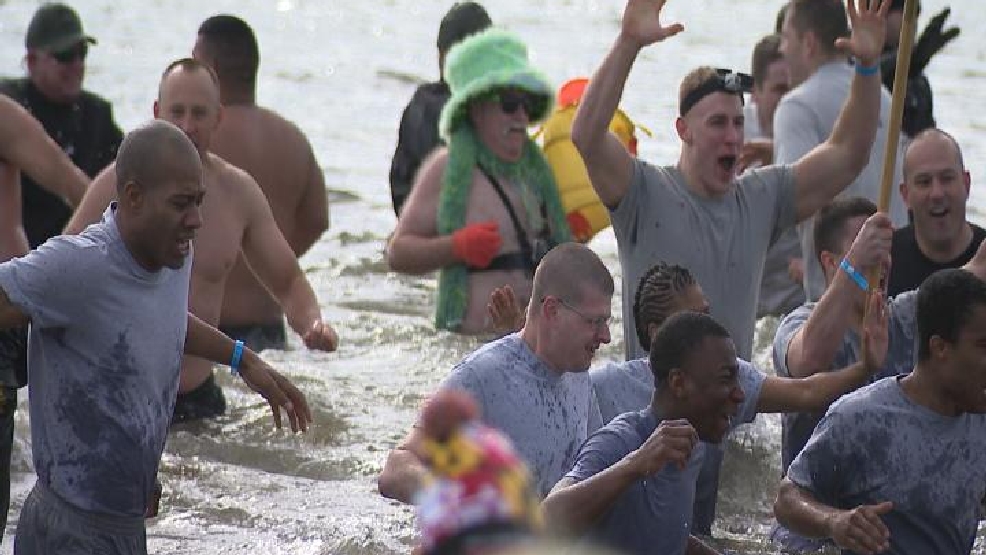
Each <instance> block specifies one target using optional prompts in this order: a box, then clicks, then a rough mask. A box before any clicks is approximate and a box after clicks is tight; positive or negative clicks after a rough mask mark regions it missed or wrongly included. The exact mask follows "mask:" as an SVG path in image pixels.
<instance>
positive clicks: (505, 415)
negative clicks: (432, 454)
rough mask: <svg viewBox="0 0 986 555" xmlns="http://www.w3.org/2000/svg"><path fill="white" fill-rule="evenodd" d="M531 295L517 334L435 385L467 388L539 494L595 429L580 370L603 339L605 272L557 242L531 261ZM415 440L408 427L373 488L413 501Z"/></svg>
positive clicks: (607, 293) (609, 282)
mask: <svg viewBox="0 0 986 555" xmlns="http://www.w3.org/2000/svg"><path fill="white" fill-rule="evenodd" d="M533 295H534V296H533V299H534V300H533V301H532V302H531V303H530V304H529V305H528V307H527V320H526V323H525V324H524V327H523V328H522V329H521V330H520V332H518V333H514V334H511V335H508V336H506V337H503V338H501V339H499V340H497V341H494V342H492V343H489V344H487V345H485V346H483V347H481V348H480V349H479V350H477V351H476V352H475V353H473V354H471V355H469V356H468V357H466V359H465V360H463V361H462V362H460V363H459V364H458V365H456V367H455V368H454V369H452V373H451V374H450V375H449V376H448V377H447V378H445V380H444V381H443V382H442V384H441V385H440V386H439V388H441V389H465V390H466V391H468V392H469V393H471V394H472V396H473V397H474V398H475V399H476V400H477V401H478V402H479V406H480V409H481V415H482V418H483V421H484V422H485V423H486V424H488V425H490V426H493V427H496V428H499V429H500V430H502V431H503V432H504V433H506V434H507V436H508V437H510V439H511V440H512V441H513V443H514V445H515V446H516V448H517V451H518V453H520V455H521V457H523V458H524V460H525V461H526V462H527V464H528V466H529V467H530V468H531V471H532V472H533V473H534V481H535V483H536V487H537V492H538V494H539V495H541V496H544V495H546V494H547V493H548V491H550V490H551V487H552V486H554V485H555V482H557V481H558V480H559V479H560V478H561V477H562V476H564V474H565V473H566V472H568V470H569V469H570V468H571V467H572V463H573V462H574V461H575V454H576V453H577V452H578V449H579V446H580V445H582V442H583V441H585V439H586V437H588V434H589V433H591V432H592V430H595V429H596V428H598V427H599V426H600V425H601V422H600V421H599V411H598V409H597V408H596V405H595V402H594V399H593V395H592V391H591V388H590V385H589V377H588V375H587V373H586V371H587V370H588V369H589V365H590V364H591V362H592V357H593V356H594V355H595V352H596V349H598V348H599V346H600V345H601V344H604V343H609V341H610V335H609V318H610V301H611V300H612V296H613V278H612V276H610V274H609V270H607V269H606V266H605V265H603V263H602V261H601V260H599V257H598V256H596V254H595V253H593V252H592V251H591V250H589V249H588V248H587V247H585V246H582V245H579V244H576V243H565V244H563V245H559V246H557V247H555V248H554V249H552V250H551V251H550V252H549V253H548V254H547V255H546V256H545V257H544V260H543V261H542V262H541V265H540V266H538V270H537V272H536V273H535V275H534V293H533ZM421 438H422V433H421V430H420V429H419V428H418V427H417V425H416V426H415V427H414V429H413V430H412V431H411V434H410V436H409V437H408V438H406V439H405V440H404V442H403V443H402V444H401V445H400V446H398V447H397V448H396V449H395V450H394V451H392V452H391V454H390V456H389V457H388V458H387V463H386V465H385V466H384V469H383V472H382V473H381V475H380V478H379V481H378V484H379V487H380V493H381V494H383V495H384V496H386V497H390V498H394V499H398V500H401V501H404V502H410V501H412V500H413V498H414V495H415V494H416V493H417V491H418V490H420V488H421V485H422V480H423V476H424V469H423V466H422V464H421V462H420V461H419V460H418V458H417V457H416V456H415V455H414V454H413V452H412V450H411V447H412V446H414V445H415V444H416V443H417V442H419V441H421Z"/></svg>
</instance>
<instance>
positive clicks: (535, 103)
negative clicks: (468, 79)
mask: <svg viewBox="0 0 986 555" xmlns="http://www.w3.org/2000/svg"><path fill="white" fill-rule="evenodd" d="M494 100H498V101H499V102H500V109H501V110H503V113H504V114H515V113H517V110H518V109H519V108H521V107H523V108H524V112H526V113H527V115H528V116H530V115H532V114H537V113H540V112H541V109H542V107H543V104H544V101H543V100H542V99H541V98H538V97H536V96H534V95H533V94H528V93H525V92H516V91H504V92H500V93H497V94H496V95H495V96H494Z"/></svg>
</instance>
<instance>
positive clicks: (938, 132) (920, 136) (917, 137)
mask: <svg viewBox="0 0 986 555" xmlns="http://www.w3.org/2000/svg"><path fill="white" fill-rule="evenodd" d="M931 135H937V136H939V137H944V138H945V139H947V140H948V141H949V142H950V143H952V147H954V148H955V156H956V159H957V160H958V163H959V167H960V168H962V170H965V158H964V157H963V156H962V148H961V147H960V146H959V142H958V141H957V140H955V137H954V136H952V134H951V133H949V132H947V131H942V130H941V129H938V128H937V127H929V128H928V129H925V130H924V131H922V132H920V133H918V134H917V135H915V136H914V138H913V139H911V141H910V143H908V145H907V150H905V151H904V163H903V166H904V181H907V174H908V173H909V172H908V168H907V153H908V151H910V150H911V147H913V146H914V145H915V144H917V143H918V141H921V140H923V139H925V138H927V137H930V136H931Z"/></svg>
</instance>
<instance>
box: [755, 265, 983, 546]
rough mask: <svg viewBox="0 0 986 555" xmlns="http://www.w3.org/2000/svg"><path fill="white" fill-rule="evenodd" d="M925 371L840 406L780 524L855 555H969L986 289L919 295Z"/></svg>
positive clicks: (780, 506)
mask: <svg viewBox="0 0 986 555" xmlns="http://www.w3.org/2000/svg"><path fill="white" fill-rule="evenodd" d="M917 322H918V324H917V325H918V336H919V338H920V339H919V347H918V361H917V365H916V366H915V368H914V371H913V372H912V373H910V374H908V375H906V376H903V377H888V378H884V379H883V380H880V381H878V382H876V383H874V384H872V385H869V386H867V387H865V388H863V389H861V390H859V391H857V392H855V393H852V394H850V395H847V396H845V397H843V398H842V399H840V400H839V401H838V402H836V403H835V404H833V405H832V407H831V408H830V409H829V411H828V413H826V415H825V417H824V418H823V419H822V421H821V422H819V424H818V427H817V428H816V429H815V433H814V434H813V435H812V438H811V440H810V441H809V442H808V445H806V446H805V448H804V450H803V451H802V452H801V453H800V454H799V455H798V457H797V458H796V459H795V460H794V462H793V463H792V464H791V467H790V468H789V469H788V473H787V478H786V479H785V480H784V482H783V483H782V485H781V488H780V491H779V492H778V495H777V500H776V502H775V504H774V510H775V513H776V515H777V519H778V520H779V521H780V522H782V523H783V524H784V525H786V526H788V527H789V528H791V529H793V530H795V531H796V532H798V533H800V534H803V535H805V536H808V537H823V538H832V540H833V541H834V542H835V543H836V545H838V546H839V547H841V548H842V549H843V553H847V552H864V551H865V552H879V553H893V554H896V555H904V554H911V553H913V554H915V555H916V554H925V553H936V554H945V555H948V554H954V555H958V554H965V553H969V552H970V551H971V549H972V546H973V542H974V541H975V536H976V529H977V524H978V520H979V516H980V511H981V508H980V503H981V502H982V500H983V499H984V496H986V357H983V355H982V352H983V345H984V344H986V283H984V282H983V281H982V280H981V279H979V278H978V277H976V276H975V275H973V274H971V273H969V272H967V271H965V270H942V271H940V272H938V273H936V274H934V275H932V276H931V277H929V278H928V280H927V281H925V282H924V283H923V284H922V285H921V288H920V289H919V291H918V300H917Z"/></svg>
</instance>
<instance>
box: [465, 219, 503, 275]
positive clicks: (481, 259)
mask: <svg viewBox="0 0 986 555" xmlns="http://www.w3.org/2000/svg"><path fill="white" fill-rule="evenodd" d="M502 244H503V240H501V239H500V226H499V224H497V223H496V222H495V221H489V222H483V223H480V224H472V225H467V226H466V227H464V228H462V229H460V230H458V231H456V232H455V233H453V234H452V254H454V255H455V257H456V258H458V259H459V260H461V261H463V262H465V263H466V264H467V265H468V266H470V267H472V268H485V267H487V266H489V265H490V262H492V261H493V258H494V257H495V256H496V253H498V252H500V246H501V245H502Z"/></svg>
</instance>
